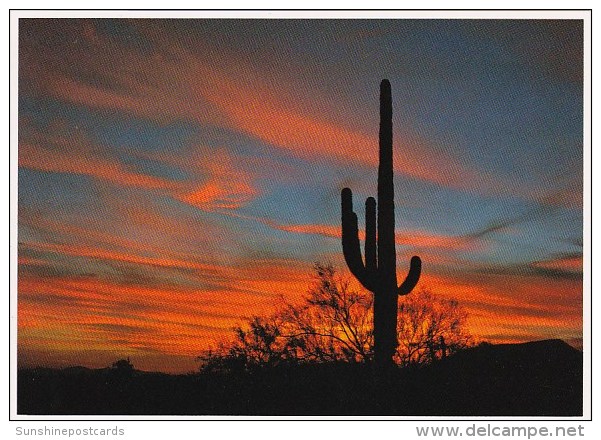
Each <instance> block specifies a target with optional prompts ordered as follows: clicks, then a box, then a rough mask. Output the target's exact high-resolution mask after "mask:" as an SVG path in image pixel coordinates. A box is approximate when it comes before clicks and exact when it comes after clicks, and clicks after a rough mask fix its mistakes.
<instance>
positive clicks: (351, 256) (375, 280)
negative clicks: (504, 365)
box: [342, 79, 421, 368]
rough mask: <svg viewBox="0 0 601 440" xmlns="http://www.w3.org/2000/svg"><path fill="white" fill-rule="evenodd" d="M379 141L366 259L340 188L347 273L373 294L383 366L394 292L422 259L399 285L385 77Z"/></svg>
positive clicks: (393, 340)
mask: <svg viewBox="0 0 601 440" xmlns="http://www.w3.org/2000/svg"><path fill="white" fill-rule="evenodd" d="M379 142H380V153H379V159H380V164H379V167H378V201H377V222H376V200H375V199H374V198H373V197H369V198H368V199H367V201H366V203H365V263H364V262H363V258H362V256H361V248H360V245H359V228H358V222H357V214H355V213H354V212H353V194H352V192H351V190H350V189H349V188H344V189H343V190H342V251H343V254H344V258H345V260H346V263H347V265H348V267H349V269H350V271H351V273H352V274H353V275H354V276H355V277H356V278H357V280H359V282H360V283H361V284H362V285H363V286H364V287H365V288H366V289H367V290H370V291H371V292H373V294H374V303H373V310H374V311H373V315H374V330H373V333H374V360H375V363H376V366H378V367H379V368H386V367H388V366H390V365H392V361H393V360H392V357H393V355H394V353H395V350H396V348H397V343H398V341H397V305H398V295H407V294H408V293H410V292H411V291H412V290H413V288H414V287H415V285H416V284H417V281H418V279H419V276H420V272H421V260H420V258H419V257H417V256H414V257H413V258H411V264H410V269H409V273H408V274H407V278H406V279H405V281H403V283H402V284H401V285H400V286H399V285H397V274H396V250H395V231H394V178H393V166H392V157H393V155H392V91H391V87H390V82H389V81H388V80H387V79H385V80H382V82H381V84H380V137H379ZM376 223H377V231H376ZM376 232H377V233H376ZM376 241H377V242H376Z"/></svg>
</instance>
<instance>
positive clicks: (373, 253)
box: [365, 197, 378, 276]
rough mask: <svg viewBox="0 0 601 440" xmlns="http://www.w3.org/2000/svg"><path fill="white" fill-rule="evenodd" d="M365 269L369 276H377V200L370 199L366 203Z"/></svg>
mask: <svg viewBox="0 0 601 440" xmlns="http://www.w3.org/2000/svg"><path fill="white" fill-rule="evenodd" d="M365 269H366V270H367V272H368V273H369V274H373V276H375V275H376V270H377V269H378V263H377V245H376V199H374V198H373V197H368V199H367V200H366V201H365Z"/></svg>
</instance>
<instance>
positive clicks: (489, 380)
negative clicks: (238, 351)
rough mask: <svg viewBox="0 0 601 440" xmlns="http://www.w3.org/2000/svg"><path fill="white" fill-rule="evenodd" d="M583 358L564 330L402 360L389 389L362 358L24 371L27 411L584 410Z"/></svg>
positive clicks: (21, 387) (21, 390) (20, 390)
mask: <svg viewBox="0 0 601 440" xmlns="http://www.w3.org/2000/svg"><path fill="white" fill-rule="evenodd" d="M582 368H583V362H582V352H581V351H579V350H577V349H575V348H573V347H572V346H570V345H569V344H567V343H566V342H564V341H562V340H559V339H550V340H542V341H533V342H526V343H521V344H487V343H484V344H481V345H479V346H476V347H473V348H469V349H466V350H463V351H461V352H458V353H456V354H455V355H453V356H450V357H448V358H445V359H442V360H440V361H438V362H435V363H433V364H431V365H428V366H426V367H423V368H404V369H399V370H398V372H397V373H395V375H394V377H391V379H390V381H389V383H388V384H387V386H386V390H385V391H382V390H380V391H377V390H375V388H374V376H373V372H372V371H371V370H370V368H369V366H368V365H363V364H334V363H333V364H315V365H296V366H285V367H274V368H263V369H259V370H257V371H252V372H241V373H239V374H229V375H228V374H218V375H215V374H213V375H203V374H188V375H169V374H165V373H151V372H142V371H138V370H131V371H117V369H115V368H102V369H88V368H85V367H69V368H65V369H62V370H56V369H48V368H34V369H22V370H19V372H18V386H17V394H18V413H19V414H57V415H58V414H61V415H65V414H88V415H94V414H114V415H119V414H165V415H186V414H189V415H193V414H204V415H222V414H225V415H227V414H230V415H308V416H310V415H331V416H335V415H357V416H359V415H408V416H411V415H413V416H418V415H432V416H578V415H582V395H583V393H582V392H583V383H582V378H583V374H582V373H583V371H582Z"/></svg>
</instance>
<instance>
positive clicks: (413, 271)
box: [398, 257, 422, 296]
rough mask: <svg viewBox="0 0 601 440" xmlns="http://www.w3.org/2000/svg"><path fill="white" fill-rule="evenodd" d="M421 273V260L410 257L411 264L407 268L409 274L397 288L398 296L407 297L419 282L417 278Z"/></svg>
mask: <svg viewBox="0 0 601 440" xmlns="http://www.w3.org/2000/svg"><path fill="white" fill-rule="evenodd" d="M421 271H422V260H421V259H420V258H419V257H411V263H410V266H409V273H408V274H407V277H406V278H405V281H403V283H402V284H401V285H400V286H399V287H398V294H399V295H400V296H403V295H407V294H408V293H409V292H411V291H412V290H413V288H414V287H415V285H416V284H417V281H418V280H419V276H420V274H421Z"/></svg>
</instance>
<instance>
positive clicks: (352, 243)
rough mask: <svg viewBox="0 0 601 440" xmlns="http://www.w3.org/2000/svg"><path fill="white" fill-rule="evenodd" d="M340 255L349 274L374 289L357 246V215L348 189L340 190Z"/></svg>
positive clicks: (372, 280)
mask: <svg viewBox="0 0 601 440" xmlns="http://www.w3.org/2000/svg"><path fill="white" fill-rule="evenodd" d="M342 253H343V254H344V259H345V260H346V264H347V265H348V268H349V270H350V271H351V273H352V274H353V275H354V276H355V278H357V280H359V282H360V283H361V284H362V285H363V286H364V287H365V288H366V289H368V290H371V291H373V289H374V281H375V280H374V277H372V276H369V274H368V273H367V270H366V268H365V265H364V264H363V258H362V256H361V247H360V245H359V226H358V222H357V214H355V213H354V212H353V193H352V191H351V190H350V189H349V188H344V189H343V190H342Z"/></svg>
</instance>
